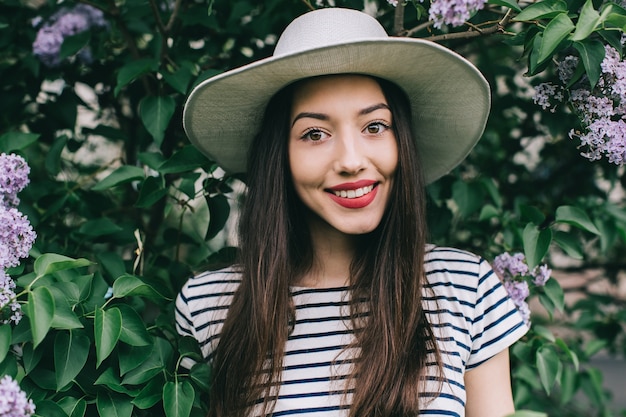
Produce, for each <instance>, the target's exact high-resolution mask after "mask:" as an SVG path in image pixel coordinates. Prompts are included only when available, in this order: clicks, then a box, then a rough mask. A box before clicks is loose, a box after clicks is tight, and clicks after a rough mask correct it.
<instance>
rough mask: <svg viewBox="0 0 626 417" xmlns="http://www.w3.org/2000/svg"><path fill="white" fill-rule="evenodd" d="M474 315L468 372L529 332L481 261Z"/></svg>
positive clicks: (514, 307) (492, 273)
mask: <svg viewBox="0 0 626 417" xmlns="http://www.w3.org/2000/svg"><path fill="white" fill-rule="evenodd" d="M474 313H475V314H474V317H473V320H472V326H471V338H472V348H471V352H470V357H469V360H468V362H467V365H466V369H467V370H470V369H472V368H475V367H477V366H478V365H480V364H481V363H483V362H485V361H486V360H488V359H490V358H491V357H493V356H495V355H496V354H498V353H500V352H501V351H503V350H504V349H507V348H508V347H509V346H511V345H512V344H513V343H515V342H516V341H517V340H519V339H520V338H521V337H522V336H523V335H524V334H526V332H527V331H528V326H527V324H526V323H524V319H523V317H522V315H521V314H520V312H519V311H518V310H517V307H516V306H515V304H513V301H512V300H511V299H510V298H509V296H508V294H507V292H506V290H505V289H504V286H503V285H502V282H501V281H500V279H499V278H498V276H497V275H496V274H495V273H494V272H493V269H491V266H490V265H489V263H488V262H487V261H486V260H484V259H481V261H480V264H479V280H478V287H477V292H476V306H475V308H474Z"/></svg>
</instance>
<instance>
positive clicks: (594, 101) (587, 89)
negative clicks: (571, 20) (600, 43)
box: [534, 37, 626, 165]
mask: <svg viewBox="0 0 626 417" xmlns="http://www.w3.org/2000/svg"><path fill="white" fill-rule="evenodd" d="M622 43H623V44H626V37H622ZM604 49H605V56H604V59H603V61H602V64H601V70H602V73H601V75H600V79H599V80H598V82H597V84H596V86H595V87H594V88H593V89H591V86H590V84H589V81H588V79H587V78H586V77H583V78H582V79H581V80H580V81H578V82H576V83H575V84H574V85H573V86H571V87H566V85H568V83H569V82H570V81H571V79H572V76H573V74H574V69H575V68H576V66H577V65H578V62H579V59H578V57H575V56H572V55H570V56H567V57H565V59H564V60H563V61H561V62H560V63H559V65H558V67H557V73H558V76H559V79H560V82H561V84H554V83H542V84H540V85H538V86H537V87H536V88H535V95H534V101H535V103H536V104H538V105H540V106H541V107H542V108H543V109H544V110H545V109H550V111H552V112H554V110H555V109H556V107H557V106H558V105H559V104H561V103H562V102H563V101H564V100H565V95H566V94H567V95H568V97H569V103H570V105H571V107H572V109H573V110H574V112H575V113H576V114H577V115H578V116H579V118H580V120H581V124H582V130H581V131H579V130H575V129H572V130H571V131H570V132H569V136H570V138H576V139H579V140H580V148H582V150H583V151H582V152H581V155H582V156H584V157H585V158H587V159H589V160H591V161H596V160H599V159H602V157H603V156H604V157H606V158H607V159H608V161H609V162H610V163H613V164H616V165H625V164H626V60H625V59H624V58H622V57H620V54H619V52H618V51H617V50H616V49H615V48H613V47H612V46H609V45H605V46H604Z"/></svg>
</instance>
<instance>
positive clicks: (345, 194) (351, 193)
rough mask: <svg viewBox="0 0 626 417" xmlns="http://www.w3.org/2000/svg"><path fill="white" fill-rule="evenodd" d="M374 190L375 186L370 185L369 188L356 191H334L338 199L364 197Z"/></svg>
mask: <svg viewBox="0 0 626 417" xmlns="http://www.w3.org/2000/svg"><path fill="white" fill-rule="evenodd" d="M373 189H374V185H373V184H372V185H369V186H367V187H361V188H357V189H356V190H338V191H333V193H335V195H336V196H337V197H341V198H357V197H363V196H364V195H366V194H369V193H371V192H372V190H373Z"/></svg>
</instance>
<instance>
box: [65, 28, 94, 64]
mask: <svg viewBox="0 0 626 417" xmlns="http://www.w3.org/2000/svg"><path fill="white" fill-rule="evenodd" d="M90 40H91V32H90V31H88V30H85V31H83V32H80V33H77V34H75V35H69V36H66V37H64V38H63V43H62V44H61V50H60V51H59V58H61V59H65V58H67V57H69V56H72V55H76V54H77V53H78V51H80V50H81V49H83V48H84V47H85V46H87V45H88V44H89V41H90Z"/></svg>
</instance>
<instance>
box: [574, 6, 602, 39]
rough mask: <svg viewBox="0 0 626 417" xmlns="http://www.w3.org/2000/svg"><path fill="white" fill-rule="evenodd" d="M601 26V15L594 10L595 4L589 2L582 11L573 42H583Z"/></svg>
mask: <svg viewBox="0 0 626 417" xmlns="http://www.w3.org/2000/svg"><path fill="white" fill-rule="evenodd" d="M599 24H600V13H598V11H597V10H596V9H594V8H593V2H592V1H591V0H587V1H586V2H585V4H584V5H583V7H582V8H581V10H580V16H579V17H578V22H576V30H575V31H574V34H573V35H572V38H571V40H572V41H582V40H583V39H586V38H587V37H589V35H591V34H592V33H593V31H594V30H595V29H596V27H598V25H599Z"/></svg>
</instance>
